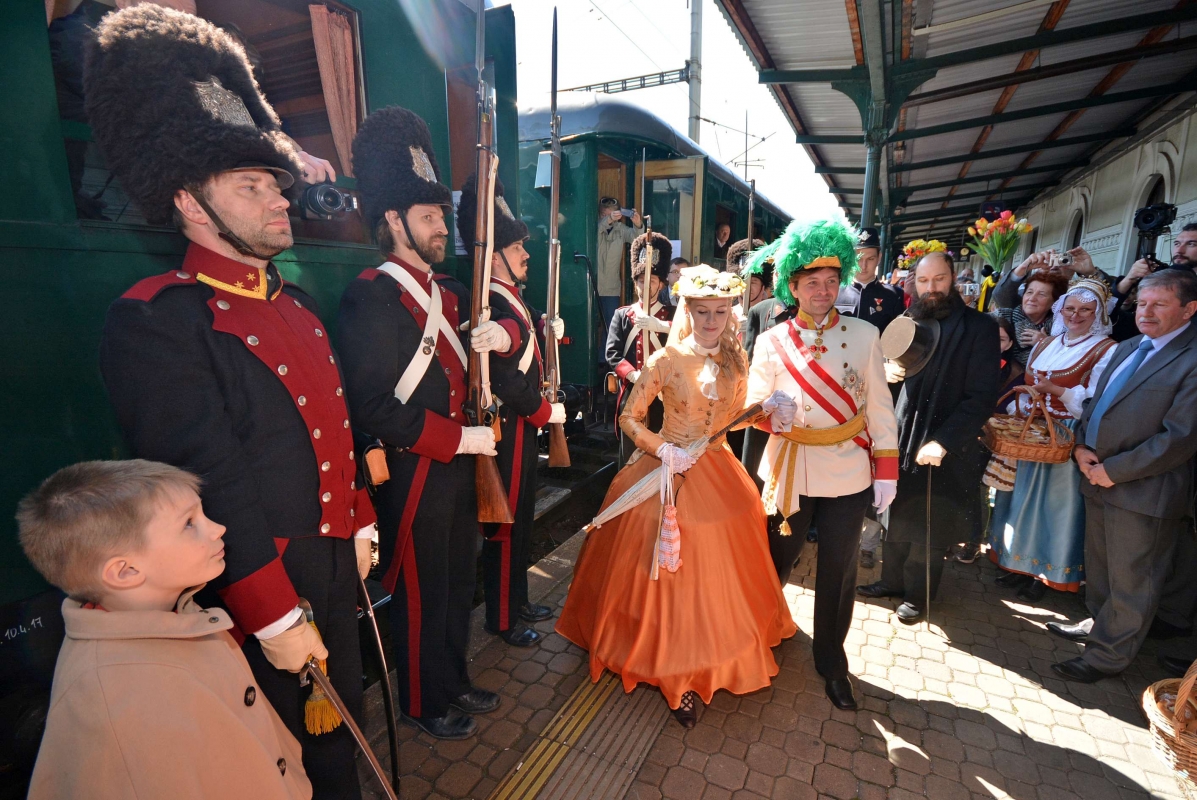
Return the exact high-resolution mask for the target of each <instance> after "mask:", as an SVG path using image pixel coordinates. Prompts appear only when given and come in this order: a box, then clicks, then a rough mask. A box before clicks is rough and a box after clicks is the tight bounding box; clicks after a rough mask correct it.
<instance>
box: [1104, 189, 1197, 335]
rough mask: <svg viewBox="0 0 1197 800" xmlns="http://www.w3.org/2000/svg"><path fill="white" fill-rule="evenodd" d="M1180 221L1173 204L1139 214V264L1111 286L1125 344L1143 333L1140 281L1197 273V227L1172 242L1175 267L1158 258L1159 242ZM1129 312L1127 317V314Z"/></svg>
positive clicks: (1116, 330) (1117, 323)
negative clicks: (1137, 312)
mask: <svg viewBox="0 0 1197 800" xmlns="http://www.w3.org/2000/svg"><path fill="white" fill-rule="evenodd" d="M1175 220H1176V206H1174V205H1172V204H1171V203H1156V204H1155V205H1150V206H1146V207H1144V208H1140V209H1139V210H1138V211H1136V212H1135V220H1134V225H1135V228H1137V229H1138V232H1139V242H1138V245H1137V246H1136V248H1135V262H1134V263H1133V264H1132V265H1131V268H1130V270H1129V271H1128V272H1127V273H1126V275H1124V276H1122V278H1121V280H1119V281H1118V282H1117V283H1116V284H1113V285H1112V286H1111V289H1112V292H1111V295H1112V296H1113V297H1114V299H1115V300H1116V301H1117V304H1116V305H1115V306H1114V310H1113V311H1111V312H1110V313H1111V317H1112V318H1113V319H1114V332H1113V337H1114V339H1115V340H1116V341H1119V342H1121V341H1125V340H1126V339H1129V338H1131V337H1132V336H1136V335H1137V334H1138V333H1139V331H1138V329H1137V328H1136V327H1135V324H1134V308H1135V301H1136V298H1137V296H1138V293H1137V291H1136V290H1137V288H1138V286H1139V281H1141V280H1143V278H1145V277H1147V276H1148V275H1150V274H1151V273H1153V272H1158V271H1159V270H1162V269H1186V270H1193V271H1197V223H1189V224H1188V225H1185V226H1184V227H1183V228H1182V229H1181V230H1180V232H1179V233H1178V234H1177V235H1176V239H1175V240H1174V241H1173V242H1172V263H1170V264H1165V263H1164V262H1162V261H1160V260H1159V259H1158V258H1156V257H1155V251H1156V242H1157V241H1158V240H1159V237H1160V236H1161V235H1163V234H1165V233H1168V232H1169V226H1170V225H1171V224H1172V223H1173V221H1175ZM1124 309H1126V311H1127V313H1123V310H1124Z"/></svg>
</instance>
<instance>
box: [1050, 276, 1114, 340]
mask: <svg viewBox="0 0 1197 800" xmlns="http://www.w3.org/2000/svg"><path fill="white" fill-rule="evenodd" d="M1069 297H1076V298H1078V299H1080V301H1081V302H1082V303H1094V304H1095V305H1096V313H1095V315H1094V317H1093V324H1092V325H1091V326H1090V327H1089V334H1090V335H1092V334H1096V335H1098V336H1109V335H1110V331H1111V330H1113V327H1114V326H1113V325H1112V324H1111V322H1110V314H1109V309H1108V308H1107V303H1108V302H1109V300H1110V295H1109V290H1107V289H1106V287H1105V284H1102V283H1099V282H1098V281H1095V280H1090V279H1081V280H1079V281H1077V282H1076V283H1074V284H1073V285H1072V286H1071V287H1070V288H1069V289H1068V291H1067V292H1065V293H1064V294H1062V295H1060V298H1059V299H1058V300H1056V302H1054V303H1052V336H1060V335H1062V334H1064V333H1065V332H1066V331H1067V330H1068V329H1067V328H1066V327H1065V325H1064V316H1063V315H1062V314H1061V313H1060V310H1061V309H1063V308H1064V301H1065V300H1067V299H1068V298H1069Z"/></svg>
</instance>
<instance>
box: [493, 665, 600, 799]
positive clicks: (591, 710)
mask: <svg viewBox="0 0 1197 800" xmlns="http://www.w3.org/2000/svg"><path fill="white" fill-rule="evenodd" d="M619 686H620V681H619V678H617V677H616V676H615V675H612V674H611V673H609V672H606V673H603V676H602V677H601V678H599V680H598V681H597V682H596V683H591V682H590V681H589V680H587V681H584V682H583V683H582V684H581V685H580V686H578V688H577V689H575V690H574V693H573V694H572V695H570V697H569V700H567V701H566V703H565V705H563V706H562V707H561V710H560V711H558V712H557V714H556V715H555V716H554V717H553V718H552V719H551V720H549V724H548V725H546V726H545V729H544V732H543V733H541V734H540V737H539V738H538V739H537V741H536V744H535V745H533V746H532V749H531V750H529V751H528V754H527V756H525V758H524V760H523V761H522V762H520V763H519V764H516V766H515V768H514V769H513V770H512V771H511V772H509V773H507V776H506V777H505V778H503V781H502V782H501V783H500V784H499V785H498V786H496V787H495V790H494V791H493V792H491V794H490V800H525V799H526V798H533V797H536V795H537V794H539V793H540V790H541V789H542V788H544V785H545V784H546V783H547V782H548V780H549V778H551V777H552V776H553V773H554V772H555V771H556V770H557V767H558V766H559V765H560V764H561V761H562V759H564V758H565V756H566V754H567V753H569V750H570V748H571V747H572V746H573V745H575V744H577V742H578V740H579V739H580V738H581V737H582V734H584V733H585V732H586V729H587V727H589V726H590V723H591V722H593V721H594V718H595V716H596V715H597V714H598V712H599V710H600V709H602V707H603V706H604V705H605V704H606V702H607V700H608V699H609V698H610V697H611V695H612V694H613V693H614V692H615V690H616V689H618V688H619Z"/></svg>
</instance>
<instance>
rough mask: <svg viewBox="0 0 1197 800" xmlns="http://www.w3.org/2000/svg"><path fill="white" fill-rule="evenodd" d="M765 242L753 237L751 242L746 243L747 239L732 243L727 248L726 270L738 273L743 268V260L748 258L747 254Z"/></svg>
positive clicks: (762, 245)
mask: <svg viewBox="0 0 1197 800" xmlns="http://www.w3.org/2000/svg"><path fill="white" fill-rule="evenodd" d="M764 246H765V243H764V242H763V241H761V240H760V239H753V240H752V244H751V245H750V244H748V240H747V239H741V240H740V241H738V242H736V243H735V244H732V245H731V246H729V247H728V248H727V268H726V270H725V271H726V272H734V273H736V274H737V275H739V274H740V273H741V272H742V271H743V269H744V262H745V261H747V260H748V254H749V253H750V252H752V251H753V250H756V249H758V248H760V247H764Z"/></svg>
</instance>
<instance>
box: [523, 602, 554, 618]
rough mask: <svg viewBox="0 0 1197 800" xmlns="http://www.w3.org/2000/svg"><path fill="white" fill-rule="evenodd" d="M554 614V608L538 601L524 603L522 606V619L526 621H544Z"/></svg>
mask: <svg viewBox="0 0 1197 800" xmlns="http://www.w3.org/2000/svg"><path fill="white" fill-rule="evenodd" d="M552 616H553V609H551V608H549V607H548V606H541V605H537V604H536V603H524V604H523V605H522V606H520V619H522V620H523V621H524V622H542V621H544V620H546V619H549V618H550V617H552Z"/></svg>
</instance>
